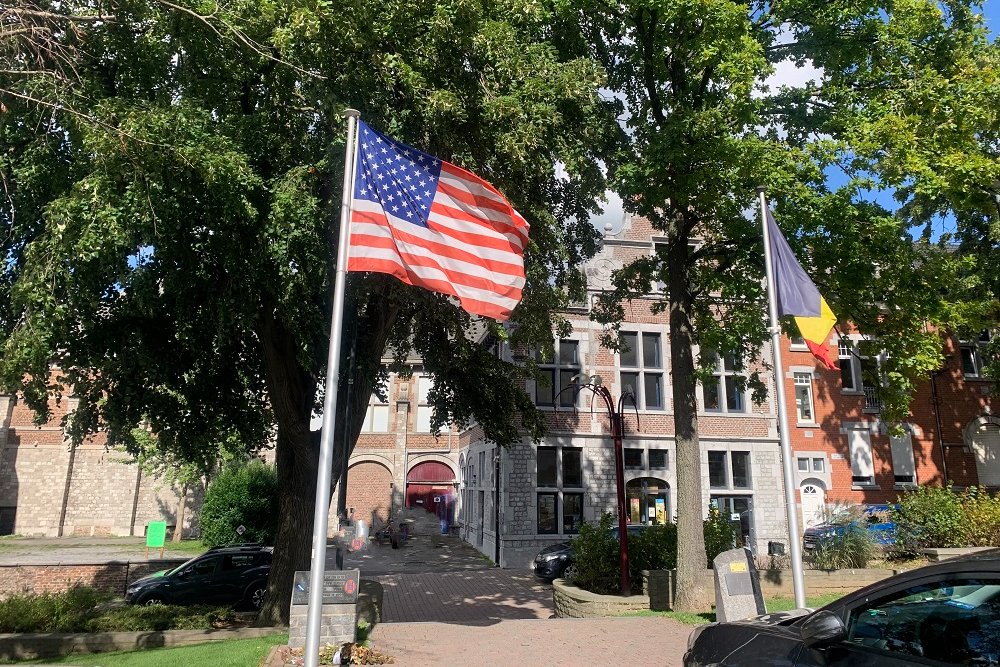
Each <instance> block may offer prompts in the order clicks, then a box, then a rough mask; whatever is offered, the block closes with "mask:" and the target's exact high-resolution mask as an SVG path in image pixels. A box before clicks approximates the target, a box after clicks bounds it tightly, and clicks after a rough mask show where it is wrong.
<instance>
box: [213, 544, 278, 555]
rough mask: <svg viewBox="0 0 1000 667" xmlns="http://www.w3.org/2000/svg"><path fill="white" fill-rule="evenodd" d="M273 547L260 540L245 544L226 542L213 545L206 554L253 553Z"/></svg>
mask: <svg viewBox="0 0 1000 667" xmlns="http://www.w3.org/2000/svg"><path fill="white" fill-rule="evenodd" d="M270 550H271V547H267V546H264V545H263V544H262V543H259V542H248V543H245V544H224V545H222V546H218V547H212V548H211V549H209V550H208V551H206V552H205V553H206V554H218V553H253V552H257V551H270Z"/></svg>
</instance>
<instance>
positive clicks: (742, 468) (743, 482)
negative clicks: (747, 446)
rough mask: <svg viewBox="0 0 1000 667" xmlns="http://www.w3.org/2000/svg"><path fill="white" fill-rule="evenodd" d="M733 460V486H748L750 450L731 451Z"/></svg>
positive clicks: (741, 487)
mask: <svg viewBox="0 0 1000 667" xmlns="http://www.w3.org/2000/svg"><path fill="white" fill-rule="evenodd" d="M730 455H731V456H732V461H733V477H732V480H733V488H734V489H749V488H750V452H731V453H730Z"/></svg>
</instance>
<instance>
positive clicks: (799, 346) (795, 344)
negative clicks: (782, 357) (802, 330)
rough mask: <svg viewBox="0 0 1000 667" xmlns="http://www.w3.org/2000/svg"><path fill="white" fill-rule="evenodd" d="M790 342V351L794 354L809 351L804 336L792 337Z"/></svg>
mask: <svg viewBox="0 0 1000 667" xmlns="http://www.w3.org/2000/svg"><path fill="white" fill-rule="evenodd" d="M788 342H789V348H788V349H789V350H791V351H792V352H803V351H806V350H808V349H809V346H808V345H806V339H805V338H803V337H802V336H791V337H790V338H789V341H788Z"/></svg>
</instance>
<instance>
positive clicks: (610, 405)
mask: <svg viewBox="0 0 1000 667" xmlns="http://www.w3.org/2000/svg"><path fill="white" fill-rule="evenodd" d="M567 389H572V390H573V399H574V400H573V405H574V407H575V406H576V397H577V396H578V395H579V393H580V391H581V390H583V389H589V390H590V391H591V392H592V393H593V394H594V395H595V396H597V397H599V398H600V399H601V400H602V401H604V406H605V407H606V408H607V409H608V419H609V420H610V421H611V439H612V441H613V442H614V447H615V483H616V486H617V491H618V567H619V582H620V585H621V593H622V595H624V596H629V595H632V581H631V577H630V575H629V564H628V528H627V525H626V523H625V451H624V450H623V449H622V434H623V433H624V430H625V429H624V424H625V422H624V420H623V419H622V408H623V407H624V404H625V400H626V399H628V400H630V401H631V402H632V407H633V408H635V411H636V412H635V415H636V420H638V419H639V408H638V407H637V406H636V404H635V395H634V394H633V393H632V388H631V387H628V386H626V387H625V388H624V390H623V391H622V395H621V396H620V397H619V398H618V400H617V401H615V400H614V398H613V397H612V396H611V392H610V391H609V390H608V388H607V387H605V386H604V383H603V381H602V380H601V376H600V375H589V376H588V375H584V374H582V373H581V374H579V375H574V376H573V377H572V378H571V379H570V385H569V386H568V387H565V388H563V389H562V390H561V391H560V392H559V393H560V394H561V393H562V392H563V391H566V390H567ZM556 397H557V398H558V394H557V395H556ZM553 402H554V403H555V404H556V405H557V406H558V405H559V402H558V400H556V399H553ZM591 406H593V402H591Z"/></svg>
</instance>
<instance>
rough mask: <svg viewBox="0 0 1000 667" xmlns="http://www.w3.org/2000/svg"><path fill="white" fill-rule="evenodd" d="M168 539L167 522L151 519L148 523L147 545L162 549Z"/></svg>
mask: <svg viewBox="0 0 1000 667" xmlns="http://www.w3.org/2000/svg"><path fill="white" fill-rule="evenodd" d="M166 539H167V522H166V521H150V522H149V523H147V524H146V546H147V547H153V548H154V549H162V548H163V543H164V542H165V541H166Z"/></svg>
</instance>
